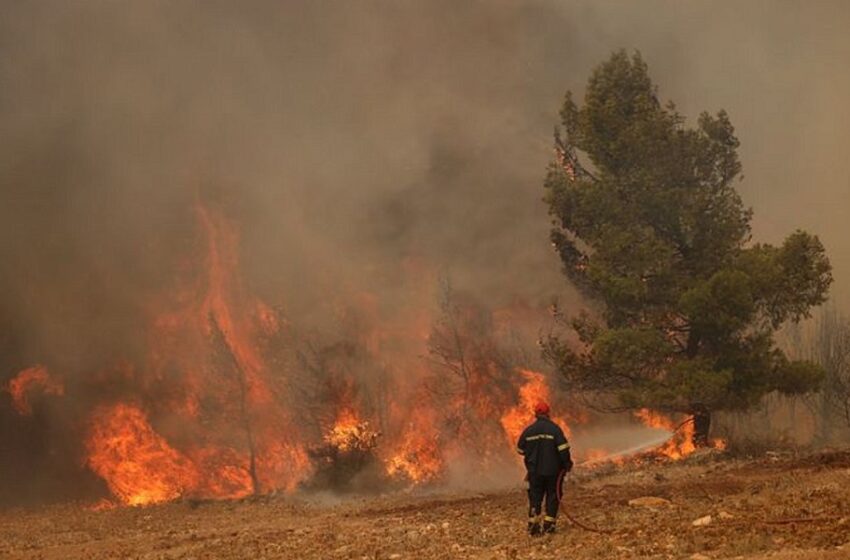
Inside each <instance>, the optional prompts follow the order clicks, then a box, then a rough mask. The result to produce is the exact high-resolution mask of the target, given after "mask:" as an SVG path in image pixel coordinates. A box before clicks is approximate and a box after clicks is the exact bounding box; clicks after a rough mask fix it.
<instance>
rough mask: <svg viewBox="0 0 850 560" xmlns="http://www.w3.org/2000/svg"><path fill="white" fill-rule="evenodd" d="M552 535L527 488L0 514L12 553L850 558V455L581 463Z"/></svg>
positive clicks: (5, 547) (3, 549)
mask: <svg viewBox="0 0 850 560" xmlns="http://www.w3.org/2000/svg"><path fill="white" fill-rule="evenodd" d="M565 507H566V509H567V510H568V512H569V513H570V514H571V515H572V516H573V517H574V518H575V519H577V520H578V521H579V522H581V523H582V524H584V525H586V526H588V527H594V528H598V529H600V530H602V531H605V532H604V533H596V532H591V531H588V530H585V529H582V528H580V527H578V526H576V525H574V524H572V523H570V522H569V521H568V520H567V519H565V517H564V516H563V515H562V516H561V517H560V518H559V525H560V526H559V532H558V534H556V535H553V536H547V537H540V538H530V537H527V536H526V535H525V532H524V531H525V519H524V517H525V496H524V492H523V489H522V488H519V487H517V488H516V489H514V490H504V491H499V492H494V493H488V494H471V493H457V492H455V493H444V494H439V493H430V494H416V493H400V494H395V495H390V496H381V497H370V498H348V499H344V500H339V499H336V498H331V497H328V496H318V495H298V496H295V497H292V496H290V497H282V496H281V497H268V498H262V499H255V500H243V501H238V502H212V503H193V502H179V503H171V504H166V505H161V506H153V507H144V508H118V509H112V510H107V511H91V510H90V509H87V508H86V507H84V506H83V505H80V504H64V505H58V506H47V507H43V508H39V509H28V510H13V511H4V512H2V513H0V557H2V558H10V559H14V558H39V559H57V560H58V559H69V558H92V559H105V558H138V559H150V560H153V559H166V558H169V559H170V558H183V559H190V558H194V559H199V560H200V559H206V558H216V559H237V558H239V559H242V558H249V559H252V560H259V559H264V558H281V559H284V558H285V559H290V558H291V559H330V558H354V559H370V560H378V559H384V560H401V559H419V558H421V559H436V558H469V559H482V560H483V559H514V558H516V559H519V558H541V559H542V558H571V559H578V560H581V559H594V560H602V559H609V558H622V559H627V558H673V559H693V560H700V559H702V560H704V559H706V558H743V559H751V558H759V559H761V558H765V559H767V558H771V559H775V560H815V559H826V560H833V559H839V558H848V559H850V451H825V452H819V453H809V454H804V455H800V454H781V453H768V454H766V455H764V456H761V457H757V458H750V459H740V458H738V459H735V458H730V457H727V456H719V455H707V456H698V457H693V458H690V459H688V460H685V461H682V462H678V463H666V464H660V463H643V464H640V465H634V464H633V465H629V466H625V467H617V468H608V469H596V470H594V471H584V472H581V471H580V470H579V471H578V472H576V473H575V476H574V477H573V478H572V480H570V481H569V482H568V484H567V500H566V502H565Z"/></svg>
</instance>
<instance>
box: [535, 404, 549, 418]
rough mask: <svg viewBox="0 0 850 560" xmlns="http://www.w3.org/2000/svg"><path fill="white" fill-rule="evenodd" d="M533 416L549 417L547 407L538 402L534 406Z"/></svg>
mask: <svg viewBox="0 0 850 560" xmlns="http://www.w3.org/2000/svg"><path fill="white" fill-rule="evenodd" d="M534 415H535V416H540V415H544V416H548V415H549V405H548V404H546V403H545V402H543V401H540V402H538V403H537V404H536V405H534Z"/></svg>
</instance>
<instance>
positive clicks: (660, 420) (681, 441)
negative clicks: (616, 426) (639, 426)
mask: <svg viewBox="0 0 850 560" xmlns="http://www.w3.org/2000/svg"><path fill="white" fill-rule="evenodd" d="M635 416H637V417H638V418H639V419H640V420H641V422H643V423H644V425H645V426H647V427H649V428H660V429H663V430H667V431H669V432H673V435H672V437H671V438H670V439H669V440H668V441H667V443H665V444H663V445H662V446H661V447H659V448H658V449H657V452H658V453H660V454H661V455H665V456H667V457H669V458H670V459H673V460H674V461H676V460H679V459H682V458H684V457H687V456H688V455H690V454H691V453H693V452H694V451H695V450H696V447H695V446H694V442H693V435H694V423H693V421H691V419H690V418H689V419H686V420H685V421H684V422H682V423H680V424H676V423H675V422H673V420H672V419H670V418H669V417H667V416H665V415H663V414H661V413H658V412H654V411H652V410H649V409H648V408H642V409H640V410H638V411H637V412H635Z"/></svg>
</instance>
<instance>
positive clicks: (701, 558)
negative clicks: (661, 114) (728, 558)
mask: <svg viewBox="0 0 850 560" xmlns="http://www.w3.org/2000/svg"><path fill="white" fill-rule="evenodd" d="M690 558H691V560H711V557H710V556H706V555H705V554H700V553H699V552H694V553H693V554H691V556H690Z"/></svg>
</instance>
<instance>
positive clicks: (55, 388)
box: [8, 366, 65, 416]
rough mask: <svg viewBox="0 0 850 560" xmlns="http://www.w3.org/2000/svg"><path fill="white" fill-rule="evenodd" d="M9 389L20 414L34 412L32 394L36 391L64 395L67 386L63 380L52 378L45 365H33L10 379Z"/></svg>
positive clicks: (16, 409) (25, 414) (13, 404)
mask: <svg viewBox="0 0 850 560" xmlns="http://www.w3.org/2000/svg"><path fill="white" fill-rule="evenodd" d="M8 391H9V393H10V394H11V395H12V406H13V407H14V408H15V411H16V412H17V413H18V414H22V415H24V416H28V415H30V414H32V405H31V403H30V396H31V395H32V394H34V393H38V392H40V393H42V394H45V395H59V396H61V395H63V394H64V393H65V388H64V386H63V385H62V383H61V382H59V381H58V380H56V379H54V378H52V377H51V376H50V374H49V373H48V372H47V368H45V367H44V366H33V367H30V368H27V369H25V370H23V371H21V372H20V373H19V374H18V375H17V376H15V377H14V378H13V379H12V380H11V381H9V385H8Z"/></svg>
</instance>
